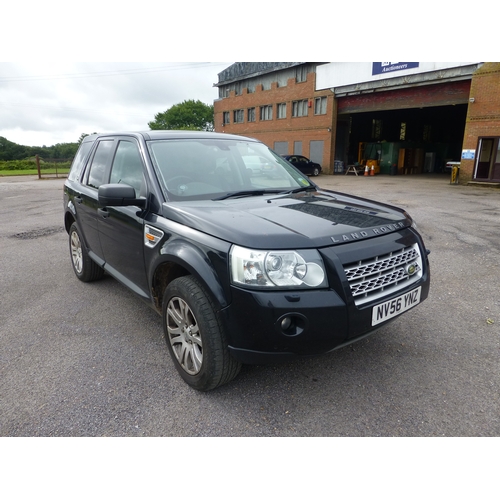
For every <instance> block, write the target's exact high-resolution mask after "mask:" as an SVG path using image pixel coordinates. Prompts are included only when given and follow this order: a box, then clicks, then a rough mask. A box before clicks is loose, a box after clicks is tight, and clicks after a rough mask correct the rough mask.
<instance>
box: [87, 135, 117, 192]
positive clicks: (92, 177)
mask: <svg viewBox="0 0 500 500" xmlns="http://www.w3.org/2000/svg"><path fill="white" fill-rule="evenodd" d="M113 142H114V141H112V140H111V141H100V142H99V144H98V145H97V149H96V152H95V154H94V158H93V159H92V164H91V165H90V172H89V180H88V181H87V184H88V185H89V186H90V187H93V188H96V189H98V188H99V186H100V185H101V184H104V175H105V173H106V166H107V165H108V160H109V155H110V153H111V150H112V149H113Z"/></svg>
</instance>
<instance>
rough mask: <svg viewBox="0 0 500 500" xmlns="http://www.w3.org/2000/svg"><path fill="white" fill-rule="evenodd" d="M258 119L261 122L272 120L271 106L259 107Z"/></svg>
mask: <svg viewBox="0 0 500 500" xmlns="http://www.w3.org/2000/svg"><path fill="white" fill-rule="evenodd" d="M260 119H261V120H272V119H273V107H272V106H261V107H260Z"/></svg>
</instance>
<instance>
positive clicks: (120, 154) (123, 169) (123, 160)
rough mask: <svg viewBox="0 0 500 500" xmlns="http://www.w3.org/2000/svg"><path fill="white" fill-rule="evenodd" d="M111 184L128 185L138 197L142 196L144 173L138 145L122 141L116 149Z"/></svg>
mask: <svg viewBox="0 0 500 500" xmlns="http://www.w3.org/2000/svg"><path fill="white" fill-rule="evenodd" d="M109 182H111V183H112V184H128V185H129V186H132V187H133V188H134V189H135V193H136V196H139V195H140V194H141V188H142V186H143V185H144V173H143V167H142V160H141V155H140V153H139V149H138V148H137V145H136V144H134V143H132V142H129V141H120V143H119V144H118V148H117V149H116V154H115V159H114V160H113V166H112V168H111V177H110V179H109Z"/></svg>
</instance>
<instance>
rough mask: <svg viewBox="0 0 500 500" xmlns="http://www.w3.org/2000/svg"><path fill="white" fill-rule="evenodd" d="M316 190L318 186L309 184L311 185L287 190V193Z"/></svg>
mask: <svg viewBox="0 0 500 500" xmlns="http://www.w3.org/2000/svg"><path fill="white" fill-rule="evenodd" d="M316 190H317V187H316V186H313V185H312V184H309V186H301V187H298V188H295V189H292V190H291V191H287V194H294V193H301V192H302V191H316Z"/></svg>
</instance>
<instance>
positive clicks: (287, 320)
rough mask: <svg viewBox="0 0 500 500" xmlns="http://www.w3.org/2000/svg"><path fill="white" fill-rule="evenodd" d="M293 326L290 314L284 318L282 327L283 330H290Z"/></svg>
mask: <svg viewBox="0 0 500 500" xmlns="http://www.w3.org/2000/svg"><path fill="white" fill-rule="evenodd" d="M291 326H292V318H290V317H289V316H287V317H286V318H283V320H282V321H281V329H282V330H283V332H286V331H287V330H289V329H290V327H291Z"/></svg>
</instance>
